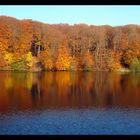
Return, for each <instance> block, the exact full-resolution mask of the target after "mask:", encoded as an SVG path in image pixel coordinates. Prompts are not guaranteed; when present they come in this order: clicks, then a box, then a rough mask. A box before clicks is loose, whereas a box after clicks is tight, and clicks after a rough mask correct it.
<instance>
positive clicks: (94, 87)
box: [0, 72, 140, 113]
mask: <svg viewBox="0 0 140 140" xmlns="http://www.w3.org/2000/svg"><path fill="white" fill-rule="evenodd" d="M0 83H1V84H0V89H1V91H0V113H7V112H11V111H22V110H27V109H28V110H33V109H53V108H54V109H56V108H57V109H59V108H89V107H140V94H139V91H140V74H118V73H105V72H96V73H92V72H44V73H16V72H14V73H13V72H0Z"/></svg>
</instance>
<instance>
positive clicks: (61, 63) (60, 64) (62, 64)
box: [56, 55, 72, 70]
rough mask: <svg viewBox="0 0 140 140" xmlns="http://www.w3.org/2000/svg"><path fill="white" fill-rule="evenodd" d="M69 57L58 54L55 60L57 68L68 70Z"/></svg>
mask: <svg viewBox="0 0 140 140" xmlns="http://www.w3.org/2000/svg"><path fill="white" fill-rule="evenodd" d="M71 59H72V58H71V57H70V56H61V55H60V56H58V59H57V62H56V69H57V70H69V69H70V65H71Z"/></svg>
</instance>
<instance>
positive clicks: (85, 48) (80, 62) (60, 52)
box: [0, 16, 140, 72]
mask: <svg viewBox="0 0 140 140" xmlns="http://www.w3.org/2000/svg"><path fill="white" fill-rule="evenodd" d="M0 58H1V59H0V69H1V70H20V71H42V70H48V71H77V70H81V71H133V72H139V71H140V26H139V25H125V26H117V27H112V26H109V25H104V26H94V25H86V24H75V25H68V24H52V25H50V24H44V23H41V22H38V21H32V20H29V19H27V20H18V19H15V18H12V17H6V16H0Z"/></svg>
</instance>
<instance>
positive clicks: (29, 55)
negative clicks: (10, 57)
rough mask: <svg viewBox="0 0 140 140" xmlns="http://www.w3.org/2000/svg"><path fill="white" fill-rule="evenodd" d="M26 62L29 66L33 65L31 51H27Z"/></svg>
mask: <svg viewBox="0 0 140 140" xmlns="http://www.w3.org/2000/svg"><path fill="white" fill-rule="evenodd" d="M26 63H27V66H28V67H29V68H31V67H32V66H33V57H32V53H31V52H28V53H27V54H26Z"/></svg>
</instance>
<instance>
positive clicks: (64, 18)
mask: <svg viewBox="0 0 140 140" xmlns="http://www.w3.org/2000/svg"><path fill="white" fill-rule="evenodd" d="M0 15H6V16H12V17H15V18H17V19H32V20H37V21H41V22H44V23H48V24H59V23H67V24H71V25H72V24H80V23H85V24H89V25H90V24H92V25H111V26H119V25H126V24H140V6H122V5H120V6H117V5H116V6H112V5H110V6H107V5H106V6H105V5H104V6H99V5H98V6H95V5H94V6H89V5H87V6H85V5H84V6H82V5H81V6H76V5H75V6H74V5H73V6H70V5H69V6H68V5H67V6H66V5H63V6H61V5H57V6H55V5H53V6H52V5H49V6H48V5H46V6H43V5H40V6H31V5H30V6H29V5H26V6H19V5H17V6H14V5H9V6H7V5H6V6H4V5H1V6H0Z"/></svg>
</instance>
